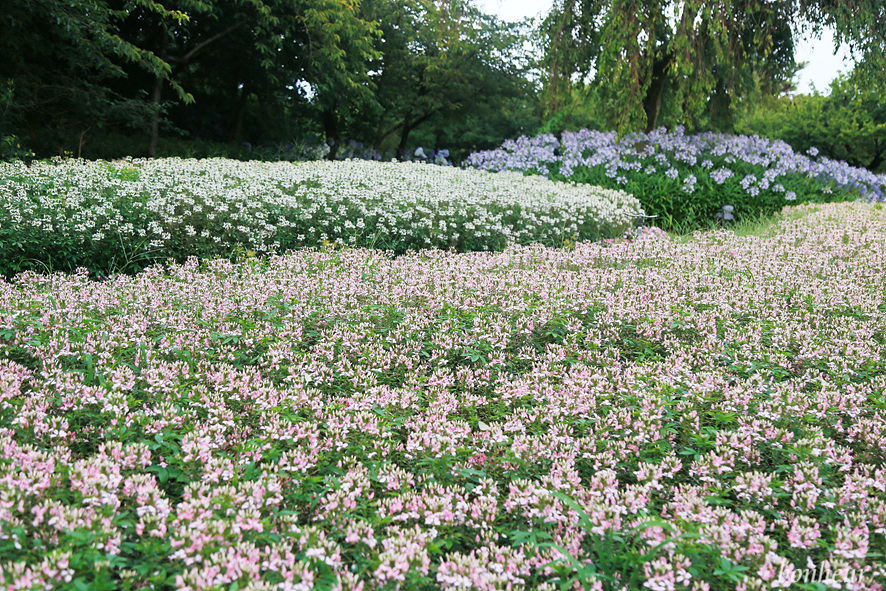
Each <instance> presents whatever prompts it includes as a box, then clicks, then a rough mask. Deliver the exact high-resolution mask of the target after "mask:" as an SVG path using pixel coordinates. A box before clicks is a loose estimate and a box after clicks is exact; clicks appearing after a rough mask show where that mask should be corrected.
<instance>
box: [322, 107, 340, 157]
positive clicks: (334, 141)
mask: <svg viewBox="0 0 886 591" xmlns="http://www.w3.org/2000/svg"><path fill="white" fill-rule="evenodd" d="M323 128H324V131H325V132H326V145H328V146H329V154H327V155H326V158H327V159H328V160H335V156H336V155H337V154H338V137H337V136H338V123H337V121H336V118H335V110H333V109H327V110H326V111H325V112H324V113H323Z"/></svg>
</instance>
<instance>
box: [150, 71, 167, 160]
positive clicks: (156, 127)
mask: <svg viewBox="0 0 886 591" xmlns="http://www.w3.org/2000/svg"><path fill="white" fill-rule="evenodd" d="M162 99H163V78H161V77H160V76H157V77H156V78H155V79H154V91H153V92H152V93H151V104H152V105H153V107H154V110H153V113H151V142H150V143H149V144H148V158H156V157H157V142H158V141H159V139H160V101H161V100H162Z"/></svg>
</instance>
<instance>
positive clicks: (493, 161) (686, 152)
mask: <svg viewBox="0 0 886 591" xmlns="http://www.w3.org/2000/svg"><path fill="white" fill-rule="evenodd" d="M817 155H818V151H817V150H816V149H815V148H812V149H810V151H809V153H808V154H799V153H796V152H794V151H793V149H792V148H791V147H790V146H789V145H787V144H786V143H784V142H782V141H777V140H770V139H767V138H761V137H758V136H734V135H728V134H719V133H699V134H693V135H687V134H685V133H684V131H683V129H682V128H677V129H675V130H673V131H667V130H665V129H664V128H661V129H657V130H655V131H653V132H650V133H648V134H644V133H635V134H629V135H627V136H625V137H623V138H620V139H619V138H618V137H617V135H616V134H615V133H614V132H600V131H591V130H587V129H585V130H582V131H578V132H564V133H563V134H562V136H561V138H560V139H558V138H557V137H555V136H553V135H540V136H538V137H533V138H530V137H520V138H518V139H516V140H508V141H507V142H505V143H504V144H503V145H502V146H501V147H500V148H498V149H496V150H487V151H484V152H476V153H474V154H471V155H470V156H469V157H468V159H467V161H466V164H468V165H470V166H474V167H476V168H479V169H481V170H491V171H498V170H511V171H521V172H531V173H535V174H540V175H545V176H550V177H551V178H555V179H559V180H570V181H575V182H579V183H588V184H591V185H595V186H601V187H608V188H611V189H621V190H624V191H627V192H628V193H630V194H632V195H634V196H635V197H637V198H638V199H639V200H640V202H641V203H642V204H643V208H644V210H645V211H646V213H647V214H650V215H656V216H658V217H659V219H658V220H657V223H659V225H661V226H662V227H664V228H665V229H671V228H674V227H676V228H679V229H681V230H685V229H686V228H687V227H688V228H691V229H695V228H704V227H706V226H708V225H710V221H711V220H712V219H713V217H714V215H715V213H716V212H717V211H718V210H720V208H721V207H722V206H723V205H733V206H734V207H735V211H736V215H737V216H738V217H739V218H743V217H744V218H746V217H755V216H759V215H770V214H772V213H776V212H778V211H780V210H781V208H782V207H784V206H785V205H795V204H800V203H807V202H823V201H845V200H855V199H859V200H864V201H883V200H884V199H886V175H876V174H873V173H872V172H870V171H868V170H865V169H860V168H855V167H852V166H850V165H848V164H846V163H845V162H839V161H835V160H830V159H828V158H824V157H822V158H816V156H817Z"/></svg>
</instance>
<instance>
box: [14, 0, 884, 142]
mask: <svg viewBox="0 0 886 591" xmlns="http://www.w3.org/2000/svg"><path fill="white" fill-rule="evenodd" d="M884 13H886V7H884V5H883V3H882V2H879V0H667V1H664V2H659V1H652V0H612V1H609V0H605V1H604V0H555V3H554V8H553V10H552V11H551V12H550V14H549V15H548V16H547V18H546V19H544V21H543V22H541V24H540V25H539V26H538V28H537V30H536V31H535V35H536V38H539V39H541V41H542V43H541V51H540V52H539V55H538V58H537V59H536V58H535V57H534V56H531V55H529V53H528V51H527V47H528V45H527V39H528V38H529V30H528V26H527V25H526V24H525V23H523V24H515V23H505V22H502V21H500V20H499V19H497V18H495V17H493V16H490V15H488V14H484V13H483V12H481V11H480V10H479V9H478V8H477V6H476V5H475V3H474V2H473V1H472V0H34V1H31V2H20V1H17V0H0V55H2V56H3V59H2V60H0V157H8V156H9V155H13V154H15V153H16V152H15V150H13V149H10V146H12V145H13V144H14V145H15V146H18V145H20V144H21V143H24V144H26V145H28V146H29V147H31V148H32V149H33V150H34V151H35V152H37V154H38V155H40V156H48V155H53V154H61V153H72V154H76V155H81V152H82V155H84V156H86V155H89V156H91V157H117V156H122V155H127V154H128V155H137V156H138V155H150V156H154V155H158V154H161V153H167V154H168V153H181V152H185V153H187V152H188V150H190V149H192V148H190V147H188V146H194V145H197V144H199V143H200V142H204V143H206V145H209V144H210V143H212V144H211V145H222V146H227V148H225V149H226V150H228V149H239V147H240V146H246V147H245V148H243V149H244V150H255V149H267V150H277V151H278V153H279V152H280V151H281V150H284V151H285V148H283V147H281V146H286V145H292V144H293V143H294V142H297V141H307V140H305V138H314V141H321V142H325V143H327V144H328V145H329V146H330V149H329V157H330V158H334V157H336V156H337V155H338V151H339V149H340V147H341V146H343V145H344V143H345V142H346V140H358V141H360V142H362V143H363V144H364V145H365V146H366V148H367V150H368V149H370V148H371V150H373V151H374V152H375V153H383V152H387V153H394V154H400V155H402V154H404V153H406V152H408V151H411V150H410V147H411V145H412V144H414V142H416V141H421V142H422V143H424V144H425V147H444V146H445V147H447V148H452V149H454V150H456V151H457V152H458V151H461V152H467V151H470V150H471V149H477V148H486V147H492V146H494V145H497V144H499V143H500V142H501V141H502V140H504V139H506V138H508V137H513V136H515V135H520V134H526V133H532V132H534V131H535V130H536V129H538V128H539V126H540V125H541V124H542V123H543V122H544V121H545V120H549V121H556V120H557V118H558V117H562V115H563V113H564V112H565V111H567V110H568V109H570V108H580V109H583V110H584V111H585V112H590V111H594V112H597V113H601V114H603V115H602V116H600V117H598V118H599V119H600V126H603V127H608V128H614V129H618V130H620V131H629V130H637V129H650V128H652V127H655V126H658V125H662V124H667V125H673V124H676V123H688V124H691V125H692V126H695V127H700V128H704V127H706V128H715V129H720V130H731V129H732V127H733V124H734V116H733V110H734V109H733V103H734V101H736V100H737V99H740V98H741V97H743V96H748V95H750V94H752V93H763V94H764V95H770V96H775V95H778V94H779V93H780V92H781V91H783V90H785V89H786V88H788V87H789V86H790V80H791V77H792V76H793V74H794V72H795V71H796V64H795V62H794V57H793V54H794V39H795V38H796V36H797V34H798V31H800V30H802V29H803V27H804V26H805V27H806V28H807V29H808V30H809V31H810V32H811V33H813V34H814V33H815V32H816V31H819V30H821V28H822V27H825V26H828V27H833V28H834V30H835V32H836V38H837V40H838V41H845V42H848V43H849V44H850V46H851V48H852V50H853V52H854V54H855V55H856V56H857V59H858V60H859V63H860V66H859V71H860V72H862V73H864V76H867V77H868V78H870V79H876V80H880V81H881V82H882V79H883V76H884V74H883V72H884V71H886V58H884V47H886V39H884V35H886V15H884ZM804 23H805V24H804ZM859 79H861V78H859ZM542 86H543V92H542V93H539V88H540V87H542ZM864 104H867V103H864ZM550 126H551V124H549V125H548V127H550ZM554 127H555V125H554ZM176 142H179V143H178V144H177V143H176ZM181 142H187V145H185V144H181ZM201 145H202V144H201ZM183 146H184V147H183ZM207 150H208V149H207ZM250 153H253V152H250Z"/></svg>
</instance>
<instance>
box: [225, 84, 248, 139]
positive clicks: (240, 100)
mask: <svg viewBox="0 0 886 591" xmlns="http://www.w3.org/2000/svg"><path fill="white" fill-rule="evenodd" d="M235 92H236V91H235ZM233 102H234V109H233V113H232V114H231V115H232V117H231V121H232V123H231V129H230V131H229V132H228V141H229V142H230V143H232V144H233V143H236V142H239V141H240V139H241V138H242V137H243V121H244V120H245V118H246V107H247V105H248V104H249V92H248V90H247V88H246V85H245V84H240V85H239V93H238V94H237V96H236V99H235V101H233Z"/></svg>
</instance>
